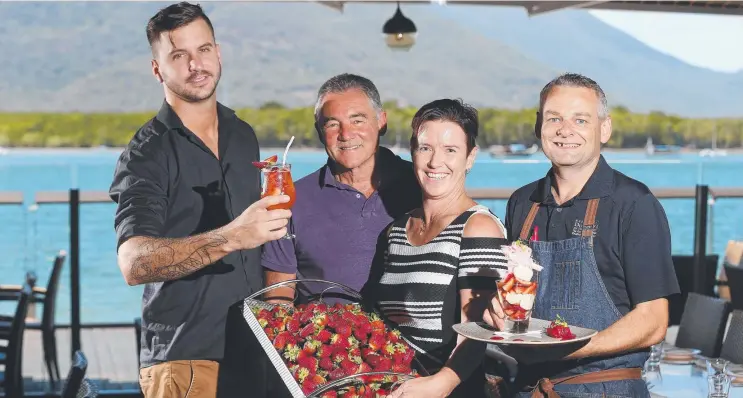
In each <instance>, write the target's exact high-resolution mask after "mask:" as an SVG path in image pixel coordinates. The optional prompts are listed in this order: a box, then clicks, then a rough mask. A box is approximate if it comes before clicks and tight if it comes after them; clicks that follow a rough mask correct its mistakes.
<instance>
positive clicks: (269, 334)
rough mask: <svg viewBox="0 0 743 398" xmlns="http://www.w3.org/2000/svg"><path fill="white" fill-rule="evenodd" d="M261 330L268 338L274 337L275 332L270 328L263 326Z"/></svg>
mask: <svg viewBox="0 0 743 398" xmlns="http://www.w3.org/2000/svg"><path fill="white" fill-rule="evenodd" d="M263 331H264V332H265V333H266V336H267V337H268V339H269V340H273V339H274V338H275V337H276V332H274V330H273V329H271V328H265V329H263Z"/></svg>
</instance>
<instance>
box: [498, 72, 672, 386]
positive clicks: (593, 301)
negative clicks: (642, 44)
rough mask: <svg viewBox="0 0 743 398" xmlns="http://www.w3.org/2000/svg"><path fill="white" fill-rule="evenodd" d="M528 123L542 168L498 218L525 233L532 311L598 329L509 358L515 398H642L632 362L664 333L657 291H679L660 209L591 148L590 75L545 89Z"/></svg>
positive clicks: (604, 136) (603, 107)
mask: <svg viewBox="0 0 743 398" xmlns="http://www.w3.org/2000/svg"><path fill="white" fill-rule="evenodd" d="M535 127H536V133H537V137H539V138H540V139H541V142H542V147H543V151H544V153H545V155H546V156H547V158H549V159H550V161H551V162H552V168H551V169H550V171H549V172H548V173H547V175H546V176H545V177H544V178H542V179H540V180H538V181H536V182H533V183H531V184H529V185H527V186H525V187H522V188H520V189H519V190H517V191H516V192H515V193H514V194H513V196H511V198H510V200H509V202H508V209H507V219H506V228H507V229H508V234H509V235H508V236H511V237H518V238H519V239H522V240H524V241H530V240H532V239H534V238H536V239H534V240H532V241H531V242H530V244H531V247H532V249H533V253H534V256H535V260H536V261H537V262H539V264H540V265H542V266H543V267H544V269H543V270H542V271H541V273H540V275H539V288H538V291H537V300H536V304H535V308H534V312H533V315H532V316H533V317H535V318H539V319H545V320H554V319H555V318H556V317H557V316H558V315H559V316H560V317H562V318H564V319H565V320H566V321H567V322H568V323H569V324H570V325H575V326H580V327H585V328H591V329H595V330H598V331H599V333H598V334H597V335H596V336H594V337H593V338H592V339H591V341H590V342H588V343H587V344H585V345H583V346H581V347H580V348H577V347H575V346H574V348H573V350H574V351H573V352H572V353H560V354H559V355H557V354H558V350H559V349H558V348H555V347H542V348H539V349H537V348H533V349H531V350H532V352H531V353H530V355H529V357H531V358H532V359H535V358H536V359H537V362H536V363H520V364H519V370H518V375H517V377H516V381H515V387H516V389H517V391H519V393H518V394H519V396H521V397H544V396H547V397H554V396H560V397H584V398H588V397H606V396H611V397H649V395H650V394H649V392H648V389H647V387H646V385H645V382H644V381H643V380H642V378H641V369H642V367H643V365H644V363H645V361H646V359H647V357H648V354H647V351H648V350H647V349H648V347H650V346H651V345H653V344H656V343H659V342H660V341H662V340H663V339H664V338H665V333H666V328H667V324H668V302H667V299H666V298H667V297H668V296H670V295H672V294H675V293H678V291H679V288H678V282H677V280H676V276H675V272H674V269H673V263H672V260H671V239H670V231H669V227H668V221H667V219H666V215H665V212H664V211H663V208H662V207H661V205H660V203H659V202H658V200H657V199H656V198H655V197H654V196H653V195H652V193H650V191H649V189H648V188H647V187H646V186H645V185H644V184H642V183H640V182H639V181H636V180H633V179H631V178H629V177H627V176H625V175H623V174H621V173H619V172H617V171H615V170H613V169H612V168H611V167H610V166H609V165H608V163H607V162H606V160H605V159H604V158H603V156H602V155H601V145H602V144H605V143H607V142H608V141H609V138H610V137H611V118H610V117H609V114H608V107H607V104H606V97H605V95H604V92H603V91H602V90H601V88H600V87H599V86H598V84H596V82H594V81H593V80H591V79H589V78H586V77H584V76H581V75H577V74H565V75H562V76H559V77H557V78H556V79H554V80H553V81H552V82H550V83H549V84H547V86H545V87H544V89H543V90H542V92H541V95H540V107H539V112H538V115H537V123H536V126H535ZM522 354H523V353H522ZM566 354H567V355H566ZM514 356H516V357H518V356H517V355H515V354H514ZM555 393H557V394H559V395H555Z"/></svg>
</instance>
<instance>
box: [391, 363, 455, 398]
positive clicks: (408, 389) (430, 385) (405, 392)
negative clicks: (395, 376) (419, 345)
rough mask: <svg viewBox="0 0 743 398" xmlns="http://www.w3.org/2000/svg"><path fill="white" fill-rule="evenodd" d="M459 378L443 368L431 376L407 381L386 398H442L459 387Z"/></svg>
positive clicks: (451, 371)
mask: <svg viewBox="0 0 743 398" xmlns="http://www.w3.org/2000/svg"><path fill="white" fill-rule="evenodd" d="M459 382H460V380H459V376H457V374H456V373H454V371H453V370H451V369H449V368H446V367H445V368H443V369H441V370H440V371H439V372H438V373H436V374H435V375H433V376H426V377H419V378H416V379H412V380H408V381H406V382H404V383H402V385H400V387H398V389H397V390H395V391H393V392H392V393H390V395H388V396H387V397H388V398H418V397H420V398H444V397H447V396H448V395H449V394H451V392H452V391H453V390H454V389H455V388H456V387H457V386H458V385H459Z"/></svg>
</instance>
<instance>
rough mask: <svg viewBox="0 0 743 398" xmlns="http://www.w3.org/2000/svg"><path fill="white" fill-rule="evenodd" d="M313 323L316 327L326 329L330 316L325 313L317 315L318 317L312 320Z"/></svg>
mask: <svg viewBox="0 0 743 398" xmlns="http://www.w3.org/2000/svg"><path fill="white" fill-rule="evenodd" d="M312 323H314V324H315V325H317V326H319V327H321V328H324V327H325V325H327V324H328V315H327V314H325V313H324V312H321V313H317V314H316V315H315V316H314V317H313V318H312Z"/></svg>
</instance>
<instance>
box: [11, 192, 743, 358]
mask: <svg viewBox="0 0 743 398" xmlns="http://www.w3.org/2000/svg"><path fill="white" fill-rule="evenodd" d="M514 191H515V189H510V188H484V189H483V188H477V189H469V190H468V194H469V195H470V197H472V198H473V199H475V200H507V199H508V198H509V197H510V196H511V194H512V193H513V192H514ZM651 191H652V192H653V194H654V195H655V196H656V197H657V198H658V199H694V201H695V205H694V208H695V225H694V258H695V262H694V271H693V272H694V275H695V278H694V287H693V289H694V291H695V292H699V293H703V290H704V286H705V280H704V279H705V273H704V258H705V256H706V253H707V225H708V224H707V221H708V215H709V214H708V208H709V204H710V199H713V200H714V199H721V198H739V199H741V198H743V187H735V188H722V187H720V188H710V187H709V186H707V185H697V186H696V187H689V188H656V189H651ZM34 203H35V204H37V205H48V204H68V205H69V214H70V219H69V223H70V249H69V253H70V306H71V308H70V325H69V328H70V329H71V345H70V349H71V353H73V354H74V352H75V351H77V350H80V349H81V341H80V330H81V328H87V327H91V326H96V327H102V326H103V327H105V326H107V325H109V326H111V327H122V326H124V325H126V324H123V323H117V324H100V323H97V324H86V325H81V323H80V205H81V204H84V203H113V202H112V201H111V198H110V197H109V196H108V193H107V192H102V191H80V190H79V189H70V190H69V191H46V192H37V193H36V194H35V195H34ZM22 204H24V201H23V194H22V193H20V192H0V205H22ZM60 326H61V325H60ZM62 327H68V325H64V326H62Z"/></svg>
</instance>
